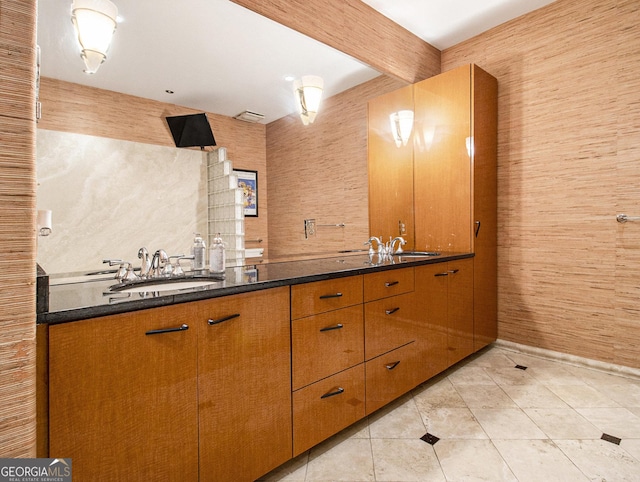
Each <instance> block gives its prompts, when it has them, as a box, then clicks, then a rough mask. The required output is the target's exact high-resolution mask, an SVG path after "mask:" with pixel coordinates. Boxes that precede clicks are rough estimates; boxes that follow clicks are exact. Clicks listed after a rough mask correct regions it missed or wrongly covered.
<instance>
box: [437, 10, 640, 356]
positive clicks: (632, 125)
mask: <svg viewBox="0 0 640 482" xmlns="http://www.w3.org/2000/svg"><path fill="white" fill-rule="evenodd" d="M638 8H639V6H638V2H637V1H633V0H607V1H602V0H585V1H581V2H578V1H575V0H558V1H556V2H554V3H552V4H550V5H548V6H546V7H544V8H542V9H539V10H536V11H534V12H532V13H530V14H528V15H525V16H523V17H520V18H518V19H515V20H513V21H511V22H508V23H506V24H503V25H501V26H499V27H496V28H494V29H492V30H490V31H488V32H486V33H484V34H481V35H479V36H478V37H475V38H473V39H470V40H468V41H466V42H463V43H461V44H459V45H457V46H454V47H452V48H450V49H447V50H445V51H444V52H443V54H442V70H443V71H445V70H449V69H451V68H454V67H456V66H458V65H461V64H465V63H468V62H475V63H476V64H478V65H479V66H481V67H482V68H484V69H485V70H487V71H488V72H490V73H492V74H493V75H494V76H496V77H497V79H498V85H499V88H498V89H499V101H498V103H499V106H498V117H499V119H498V226H499V228H498V279H499V284H498V287H499V288H498V293H499V306H498V321H499V337H500V338H502V339H505V340H508V341H513V342H516V343H523V344H527V345H533V346H536V347H541V348H545V349H550V350H556V351H560V352H565V353H570V354H574V355H578V356H583V357H587V358H592V359H597V360H602V361H607V362H613V363H617V364H622V365H628V366H633V367H639V366H640V358H638V356H637V353H638V348H640V323H639V322H638V319H639V316H638V315H640V313H639V312H640V309H639V308H638V304H637V300H638V297H639V295H640V283H639V282H638V269H639V268H640V243H639V242H638V241H637V240H638V236H639V235H640V223H638V224H632V223H628V224H627V225H625V226H621V225H619V224H618V223H616V221H615V215H616V213H617V212H627V214H629V215H640V198H639V197H638V183H637V180H638V177H639V176H640V164H639V163H638V162H637V161H638V157H639V154H640V149H639V148H638V147H637V146H638V145H640V143H639V142H638V141H639V140H640V124H639V122H638V119H639V118H640V115H639V114H640V88H639V86H640V84H639V82H638V77H637V72H638V70H639V69H640V53H639V51H638V38H639V36H640V27H639V25H640V18H639V15H640V14H639V13H638ZM622 19H624V20H623V21H622Z"/></svg>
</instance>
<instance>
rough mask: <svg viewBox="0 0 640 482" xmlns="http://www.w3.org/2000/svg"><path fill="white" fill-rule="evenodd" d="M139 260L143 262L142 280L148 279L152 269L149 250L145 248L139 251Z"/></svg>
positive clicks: (141, 267)
mask: <svg viewBox="0 0 640 482" xmlns="http://www.w3.org/2000/svg"><path fill="white" fill-rule="evenodd" d="M138 258H140V260H141V264H140V278H146V277H148V276H149V270H150V269H151V259H150V258H149V251H147V248H144V247H143V248H140V249H139V250H138Z"/></svg>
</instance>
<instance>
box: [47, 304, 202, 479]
mask: <svg viewBox="0 0 640 482" xmlns="http://www.w3.org/2000/svg"><path fill="white" fill-rule="evenodd" d="M193 313H194V311H193V304H183V305H176V306H170V307H166V308H155V309H151V310H144V311H138V312H135V313H127V314H121V315H115V316H108V317H103V318H96V319H92V320H86V321H77V322H73V323H66V324H61V325H53V326H51V327H50V328H49V397H50V401H49V424H50V425H49V438H50V455H49V456H50V457H71V458H72V459H73V475H74V480H76V479H77V480H83V481H90V480H105V477H106V478H108V479H109V480H127V481H136V480H139V481H149V480H176V481H177V480H197V477H198V416H197V385H196V382H197V380H196V372H197V367H196V343H197V336H196V327H195V326H194V325H193V323H192V321H193V320H192V316H193ZM174 330H175V331H174Z"/></svg>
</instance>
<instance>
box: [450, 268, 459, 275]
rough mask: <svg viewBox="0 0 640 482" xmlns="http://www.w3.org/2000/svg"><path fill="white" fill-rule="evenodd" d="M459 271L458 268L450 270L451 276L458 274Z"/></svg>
mask: <svg viewBox="0 0 640 482" xmlns="http://www.w3.org/2000/svg"><path fill="white" fill-rule="evenodd" d="M458 271H460V270H459V269H458V268H456V269H451V270H449V273H451V274H456V273H457V272H458Z"/></svg>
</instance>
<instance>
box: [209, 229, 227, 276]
mask: <svg viewBox="0 0 640 482" xmlns="http://www.w3.org/2000/svg"><path fill="white" fill-rule="evenodd" d="M210 251H211V252H210V254H209V271H210V272H211V273H224V270H225V252H224V242H223V241H222V238H221V237H220V233H218V234H217V235H216V237H215V238H213V244H212V245H211V250H210Z"/></svg>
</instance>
